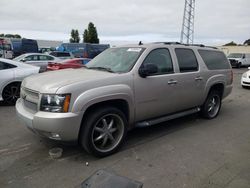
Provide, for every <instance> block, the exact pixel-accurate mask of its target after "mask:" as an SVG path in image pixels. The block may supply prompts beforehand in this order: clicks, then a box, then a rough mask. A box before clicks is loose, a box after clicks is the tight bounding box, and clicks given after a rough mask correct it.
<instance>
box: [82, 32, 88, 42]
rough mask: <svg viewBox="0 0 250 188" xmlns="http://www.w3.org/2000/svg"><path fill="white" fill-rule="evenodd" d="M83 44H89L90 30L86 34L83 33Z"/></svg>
mask: <svg viewBox="0 0 250 188" xmlns="http://www.w3.org/2000/svg"><path fill="white" fill-rule="evenodd" d="M83 42H85V43H88V42H89V39H88V30H87V29H85V30H84V33H83Z"/></svg>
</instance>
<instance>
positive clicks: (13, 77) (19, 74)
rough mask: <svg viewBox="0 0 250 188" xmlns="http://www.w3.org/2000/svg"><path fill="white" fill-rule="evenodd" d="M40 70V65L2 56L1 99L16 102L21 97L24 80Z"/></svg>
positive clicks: (0, 69) (10, 102)
mask: <svg viewBox="0 0 250 188" xmlns="http://www.w3.org/2000/svg"><path fill="white" fill-rule="evenodd" d="M38 72H39V67H35V66H32V65H27V64H24V63H19V62H16V61H12V60H7V59H3V58H0V101H2V100H4V102H6V103H8V104H14V103H15V102H16V100H17V99H18V98H19V97H20V86H21V82H22V80H23V79H24V78H25V77H27V76H30V75H32V74H37V73H38Z"/></svg>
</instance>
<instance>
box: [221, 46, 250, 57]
mask: <svg viewBox="0 0 250 188" xmlns="http://www.w3.org/2000/svg"><path fill="white" fill-rule="evenodd" d="M217 48H219V49H220V50H222V51H223V52H224V53H225V54H226V55H229V54H230V53H250V45H242V46H217Z"/></svg>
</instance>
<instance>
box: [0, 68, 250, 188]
mask: <svg viewBox="0 0 250 188" xmlns="http://www.w3.org/2000/svg"><path fill="white" fill-rule="evenodd" d="M246 70H247V69H246V68H242V69H234V88H233V92H232V94H231V95H230V96H229V97H228V98H226V99H225V100H224V101H223V105H222V109H221V112H220V114H219V116H218V117H217V118H216V119H213V120H204V119H201V118H199V116H198V115H196V114H195V115H192V116H188V117H184V118H180V119H177V120H173V121H169V122H165V123H162V124H160V125H157V126H153V127H149V128H143V129H142V128H141V129H135V130H133V131H131V132H130V133H129V134H128V138H127V141H126V142H125V145H124V146H123V147H122V150H121V151H120V152H118V153H116V154H114V155H112V156H109V157H106V158H102V159H99V158H95V157H93V156H91V155H89V154H87V153H85V152H84V151H83V150H82V149H81V148H80V147H79V146H72V145H62V144H60V143H55V142H53V141H49V140H45V139H41V138H39V137H37V136H36V135H34V134H33V133H32V132H31V131H29V130H27V129H26V128H25V127H24V126H23V125H21V124H20V123H19V121H18V118H17V117H16V114H15V108H14V107H13V106H5V105H4V104H1V105H0V187H18V188H19V187H58V188H59V187H60V188H61V187H77V186H79V185H80V183H81V182H82V181H83V180H84V179H86V178H87V177H89V176H90V175H91V174H93V173H94V172H95V171H96V170H98V169H109V170H112V171H114V172H116V173H117V174H119V175H122V176H126V177H129V178H132V179H135V180H137V181H141V182H142V183H143V184H144V186H143V188H153V187H163V188H168V187H170V188H172V187H176V188H179V187H185V188H187V187H188V188H189V187H190V188H193V187H199V188H200V187H213V188H217V187H218V188H221V187H228V188H247V187H250V123H249V118H250V89H243V88H242V87H241V85H240V78H241V75H242V73H243V72H244V71H246ZM53 147H62V148H63V156H62V157H61V158H60V159H57V160H53V159H51V158H50V157H49V154H48V151H49V149H51V148H53ZM86 162H88V163H89V165H86Z"/></svg>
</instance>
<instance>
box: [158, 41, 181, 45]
mask: <svg viewBox="0 0 250 188" xmlns="http://www.w3.org/2000/svg"><path fill="white" fill-rule="evenodd" d="M153 44H166V45H170V44H181V43H179V42H154V43H153Z"/></svg>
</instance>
